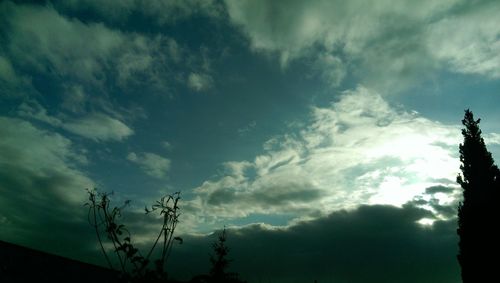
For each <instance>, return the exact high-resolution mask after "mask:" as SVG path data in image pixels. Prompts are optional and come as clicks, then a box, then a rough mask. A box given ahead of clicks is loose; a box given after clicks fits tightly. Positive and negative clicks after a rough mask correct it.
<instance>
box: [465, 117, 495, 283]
mask: <svg viewBox="0 0 500 283" xmlns="http://www.w3.org/2000/svg"><path fill="white" fill-rule="evenodd" d="M480 121H481V119H477V120H474V115H473V114H472V112H471V111H470V110H468V109H467V110H465V116H464V119H463V120H462V124H463V125H464V126H465V128H464V129H462V135H463V137H464V141H463V143H462V144H460V147H459V148H460V161H461V162H462V165H461V166H460V169H461V170H462V175H460V174H459V175H458V177H457V182H458V183H459V184H460V185H461V186H462V189H463V201H462V202H461V203H460V204H459V207H458V230H457V233H458V235H459V237H460V241H459V244H458V246H459V253H458V262H459V264H460V267H461V275H462V281H463V282H464V283H472V282H492V280H493V281H496V280H495V279H494V278H497V277H498V275H497V274H496V273H497V270H496V268H497V266H498V264H497V263H498V256H499V255H500V253H499V252H500V250H499V239H498V234H497V233H496V232H495V231H496V228H497V227H496V226H498V225H497V224H498V220H499V217H498V207H497V202H498V201H499V199H498V196H499V191H500V190H499V189H500V170H499V169H498V167H497V166H496V165H495V164H494V160H493V158H492V156H491V153H490V152H488V150H487V149H486V145H485V143H484V140H483V138H482V137H481V130H480V129H479V122H480Z"/></svg>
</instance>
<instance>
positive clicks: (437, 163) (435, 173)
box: [189, 87, 460, 224]
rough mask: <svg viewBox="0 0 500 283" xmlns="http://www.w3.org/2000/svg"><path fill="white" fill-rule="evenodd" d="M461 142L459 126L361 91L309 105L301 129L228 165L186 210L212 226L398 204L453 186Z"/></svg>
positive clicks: (203, 186) (207, 183) (279, 137)
mask: <svg viewBox="0 0 500 283" xmlns="http://www.w3.org/2000/svg"><path fill="white" fill-rule="evenodd" d="M294 132H295V133H294ZM459 141H460V130H459V127H458V126H448V125H443V124H441V123H438V122H435V121H431V120H428V119H426V118H424V117H421V116H420V115H418V114H417V113H414V112H408V111H405V110H403V109H400V108H398V107H395V106H393V105H390V104H389V103H388V102H386V101H385V100H384V99H383V98H382V96H381V95H379V94H378V93H376V92H373V91H370V90H369V89H366V88H363V87H358V88H357V89H355V90H350V91H345V92H343V93H342V95H341V96H340V98H339V99H338V100H337V101H336V102H334V103H332V104H331V106H329V107H313V108H312V109H311V116H310V120H309V121H308V122H307V123H306V124H305V126H303V127H302V128H297V129H290V133H289V134H285V135H283V136H276V137H274V138H272V139H270V140H269V141H267V142H266V143H265V144H264V150H265V152H264V153H263V154H261V155H258V156H256V157H255V159H253V160H247V161H232V162H227V163H225V164H224V169H225V170H224V172H223V173H222V174H220V175H219V176H217V177H214V178H211V179H210V180H207V181H205V182H203V184H202V185H200V186H199V187H197V188H195V190H194V191H195V194H196V195H197V197H196V198H195V199H193V200H191V201H190V203H189V206H190V209H192V210H193V213H195V214H197V215H200V217H201V218H200V219H201V220H199V221H204V222H205V223H214V224H215V223H218V221H223V219H235V218H240V217H251V215H252V214H265V215H273V214H277V215H289V216H290V217H292V218H295V217H307V216H313V215H321V214H324V213H328V212H331V211H334V210H338V209H343V208H352V207H356V206H359V205H361V204H374V203H380V204H391V205H399V206H400V205H402V204H404V203H406V202H407V201H410V200H412V199H413V198H414V197H415V196H417V195H420V194H424V193H425V189H426V188H427V187H430V186H435V185H446V186H448V185H453V184H454V183H455V178H456V174H457V172H458V170H459V160H458V157H457V149H456V147H457V144H458V143H459ZM201 215H210V217H209V218H205V217H202V216H201Z"/></svg>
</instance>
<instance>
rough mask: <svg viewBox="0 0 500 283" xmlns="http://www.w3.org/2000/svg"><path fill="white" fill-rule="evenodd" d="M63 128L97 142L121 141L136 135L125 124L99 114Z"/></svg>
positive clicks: (65, 125)
mask: <svg viewBox="0 0 500 283" xmlns="http://www.w3.org/2000/svg"><path fill="white" fill-rule="evenodd" d="M62 127H63V128H64V129H66V130H68V131H70V132H72V133H74V134H77V135H80V136H83V137H86V138H88V139H92V140H95V141H110V140H111V141H121V140H123V139H125V138H127V137H128V136H130V135H132V134H133V133H134V131H133V130H132V129H130V128H129V127H128V126H127V125H125V124H124V123H123V122H121V121H119V120H117V119H115V118H112V117H109V116H108V115H105V114H99V113H93V114H89V115H87V116H85V117H83V118H81V119H78V120H75V121H73V122H68V123H65V124H64V125H63V126H62Z"/></svg>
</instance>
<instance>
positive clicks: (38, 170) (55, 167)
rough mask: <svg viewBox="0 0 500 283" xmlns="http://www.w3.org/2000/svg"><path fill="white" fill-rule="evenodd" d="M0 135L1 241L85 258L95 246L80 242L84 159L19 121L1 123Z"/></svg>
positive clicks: (87, 183) (62, 141)
mask: <svg viewBox="0 0 500 283" xmlns="http://www.w3.org/2000/svg"><path fill="white" fill-rule="evenodd" d="M0 135H1V136H2V139H1V140H0V191H1V192H2V193H1V194H0V205H1V207H2V211H1V212H0V218H1V219H3V220H2V222H3V223H2V229H1V231H0V237H1V239H2V240H6V241H10V242H13V243H18V244H23V245H27V246H31V247H36V248H39V249H43V250H46V251H50V252H55V253H58V254H64V255H74V253H76V252H80V251H81V252H83V251H84V250H85V251H86V252H85V253H86V254H85V255H89V252H88V251H89V250H91V249H92V248H94V242H93V241H92V242H90V243H89V242H88V241H86V238H85V236H87V237H92V236H91V232H92V231H91V230H89V229H86V228H88V226H87V225H88V224H87V223H86V211H85V209H84V208H83V206H82V205H83V203H84V202H85V200H86V193H85V189H86V188H91V187H92V186H93V184H94V182H93V181H92V180H91V179H90V178H89V177H88V176H87V175H86V174H85V173H84V172H83V171H82V170H81V169H80V168H81V167H82V166H85V164H87V158H86V156H85V155H83V154H82V153H81V150H79V148H78V147H76V146H75V145H74V144H72V142H71V141H70V140H68V139H67V138H65V137H63V136H61V135H59V134H56V133H51V132H48V131H45V130H41V129H39V128H37V127H35V126H34V125H33V124H31V123H29V122H27V121H24V120H21V119H15V118H7V117H0ZM75 233H76V234H75ZM54 235H57V236H56V237H57V238H54ZM75 235H79V236H81V237H83V239H82V238H80V239H79V238H78V237H75ZM89 239H93V238H89ZM70 247H73V248H75V250H73V251H71V250H72V249H73V248H70Z"/></svg>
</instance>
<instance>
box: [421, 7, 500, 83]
mask: <svg viewBox="0 0 500 283" xmlns="http://www.w3.org/2000/svg"><path fill="white" fill-rule="evenodd" d="M468 8H469V9H468V11H467V12H466V13H458V14H457V15H451V16H449V17H446V18H444V19H442V20H440V21H438V22H436V23H434V24H432V25H431V26H430V29H429V33H428V42H427V44H428V48H429V50H431V51H432V54H433V55H434V57H435V58H437V59H440V60H442V61H444V63H445V64H447V65H448V67H449V68H450V69H451V70H452V71H455V72H458V73H465V74H478V75H482V76H485V77H489V78H492V79H498V78H500V40H499V38H500V25H499V21H498V16H497V15H498V14H499V13H500V5H499V4H498V2H494V1H490V2H489V3H488V2H485V3H484V4H482V5H470V7H468ZM457 27H460V29H457Z"/></svg>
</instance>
